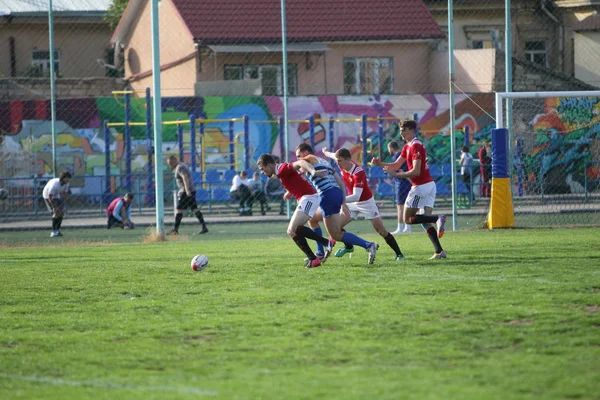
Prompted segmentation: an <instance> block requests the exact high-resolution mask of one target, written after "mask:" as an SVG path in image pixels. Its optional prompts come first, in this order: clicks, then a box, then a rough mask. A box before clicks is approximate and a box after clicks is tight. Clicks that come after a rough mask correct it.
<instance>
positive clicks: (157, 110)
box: [150, 0, 165, 235]
mask: <svg viewBox="0 0 600 400" xmlns="http://www.w3.org/2000/svg"><path fill="white" fill-rule="evenodd" d="M150 13H151V17H152V86H154V102H153V105H152V106H153V107H152V109H153V111H154V160H155V161H154V162H155V163H156V165H155V169H154V170H155V177H154V180H155V181H156V231H157V232H158V234H160V235H162V234H163V233H164V231H165V218H164V208H165V202H164V188H163V164H164V161H163V156H162V107H161V89H160V34H159V30H158V0H152V7H151V11H150Z"/></svg>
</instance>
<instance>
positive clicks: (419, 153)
mask: <svg viewBox="0 0 600 400" xmlns="http://www.w3.org/2000/svg"><path fill="white" fill-rule="evenodd" d="M400 156H401V157H404V158H405V159H406V163H407V164H408V170H409V171H411V170H412V169H413V161H414V160H421V174H420V175H419V176H411V177H410V182H411V183H412V185H413V186H417V185H423V184H425V183H428V182H432V181H433V179H432V178H431V175H430V174H429V165H427V152H426V151H425V147H423V143H421V141H420V140H419V139H417V138H414V139H413V140H411V141H410V143H407V144H405V145H404V147H403V148H402V153H401V154H400Z"/></svg>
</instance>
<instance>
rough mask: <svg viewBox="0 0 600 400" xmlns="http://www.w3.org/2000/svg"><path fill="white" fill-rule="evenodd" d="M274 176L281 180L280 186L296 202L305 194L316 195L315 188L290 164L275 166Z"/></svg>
mask: <svg viewBox="0 0 600 400" xmlns="http://www.w3.org/2000/svg"><path fill="white" fill-rule="evenodd" d="M275 171H276V172H275V175H277V177H278V178H279V180H281V185H282V186H283V187H284V188H285V190H287V191H288V192H290V193H291V194H292V196H294V197H295V198H296V199H297V200H300V198H302V196H304V195H307V194H316V193H317V192H316V191H315V188H313V187H312V185H311V184H310V183H308V181H307V180H306V179H304V177H302V175H301V174H299V173H298V171H296V170H295V169H294V167H293V166H292V164H290V163H281V164H277V165H276V166H275Z"/></svg>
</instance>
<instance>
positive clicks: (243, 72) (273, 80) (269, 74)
mask: <svg viewBox="0 0 600 400" xmlns="http://www.w3.org/2000/svg"><path fill="white" fill-rule="evenodd" d="M224 79H225V80H226V81H234V80H235V81H237V80H245V79H260V80H261V84H262V94H263V96H283V68H282V66H281V65H225V68H224ZM288 91H289V95H290V96H295V95H297V94H298V75H297V70H296V64H288Z"/></svg>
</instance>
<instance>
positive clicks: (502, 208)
mask: <svg viewBox="0 0 600 400" xmlns="http://www.w3.org/2000/svg"><path fill="white" fill-rule="evenodd" d="M514 226H515V213H514V209H513V202H512V194H511V191H510V178H492V198H491V199H490V212H489V214H488V228H490V229H497V228H512V227H514Z"/></svg>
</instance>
